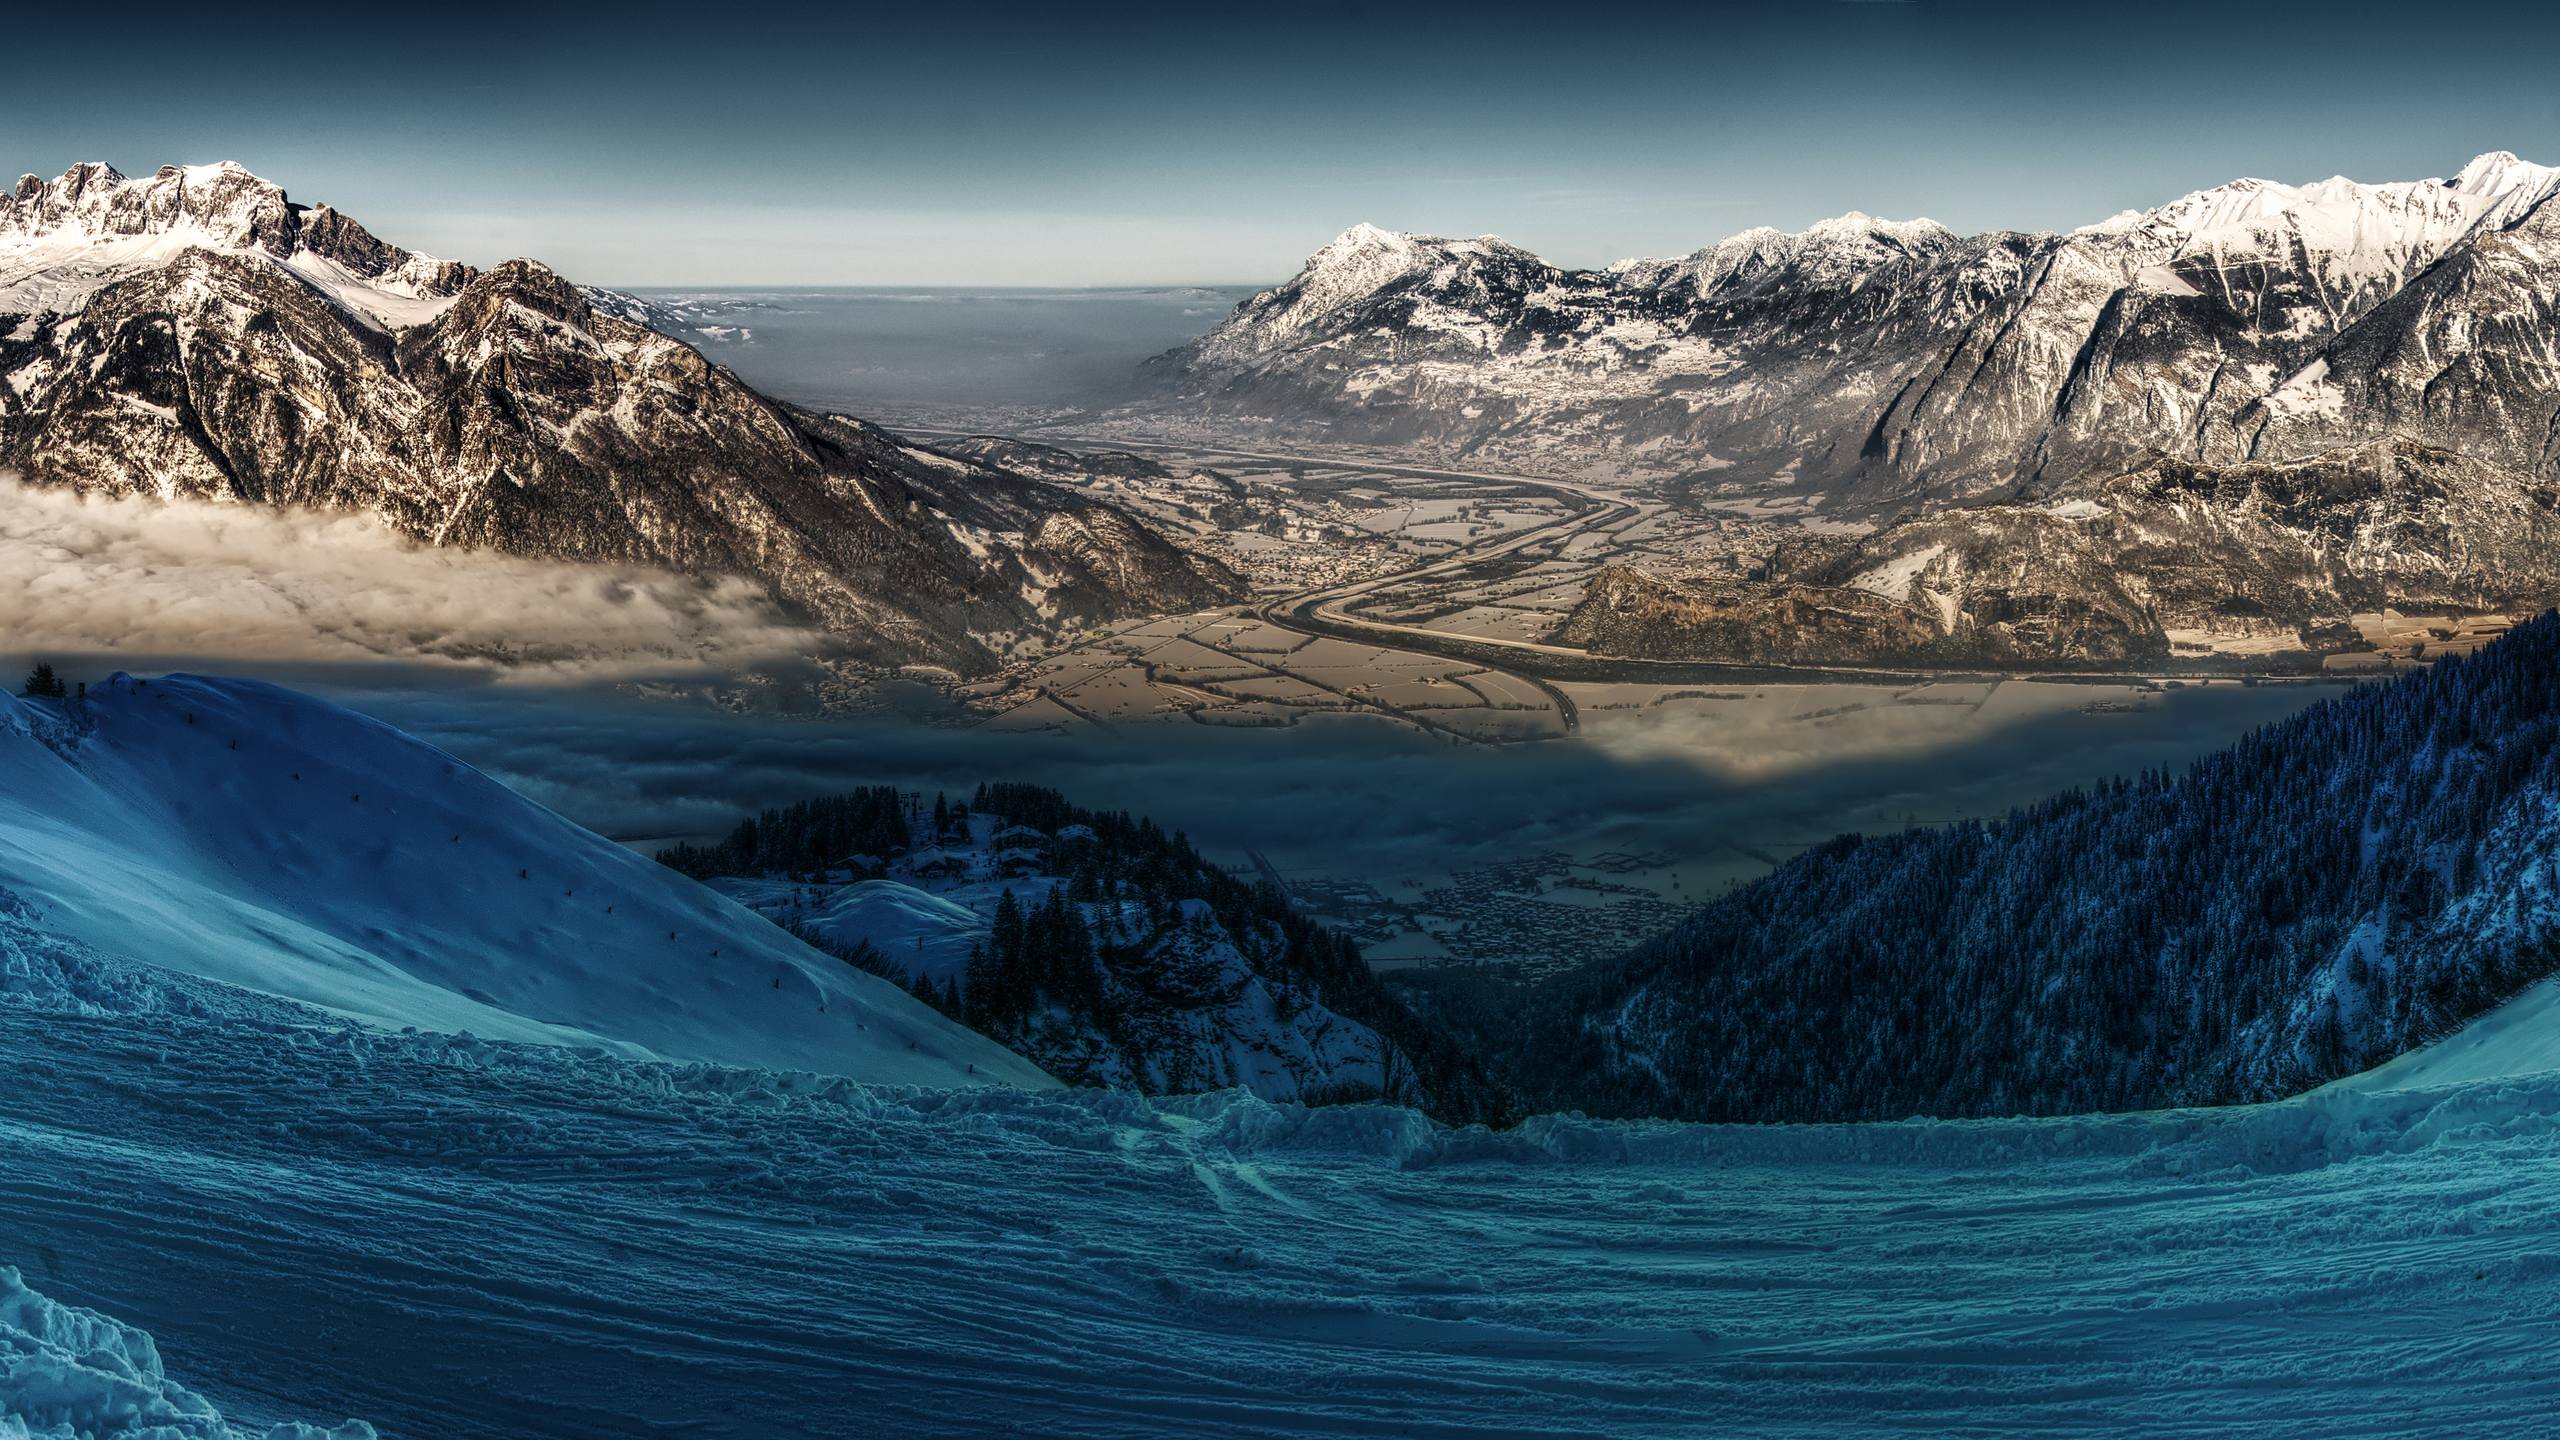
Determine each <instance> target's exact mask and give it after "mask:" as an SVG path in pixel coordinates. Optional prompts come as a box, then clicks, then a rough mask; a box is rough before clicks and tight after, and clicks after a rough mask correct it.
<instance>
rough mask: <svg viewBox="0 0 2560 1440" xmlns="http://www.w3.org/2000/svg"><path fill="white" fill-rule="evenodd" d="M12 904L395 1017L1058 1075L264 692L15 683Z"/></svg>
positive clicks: (243, 976) (194, 964) (299, 994)
mask: <svg viewBox="0 0 2560 1440" xmlns="http://www.w3.org/2000/svg"><path fill="white" fill-rule="evenodd" d="M0 903H5V904H6V905H7V906H8V907H9V909H10V913H11V914H12V915H14V916H16V917H17V918H18V920H19V921H20V922H22V923H23V924H25V925H26V926H28V927H30V928H32V929H34V930H38V931H41V932H43V933H45V934H48V935H57V936H61V937H64V938H65V939H68V940H71V941H75V942H79V943H84V944H86V945H89V946H91V947H93V948H95V949H97V950H99V951H102V952H106V953H109V954H113V955H121V956H127V957H132V958H134V959H138V960H141V961H143V962H145V963H148V964H151V965H156V966H160V967H163V968H165V969H169V970H176V971H183V972H186V973H188V974H192V975H198V976H203V977H207V978H209V979H213V980H218V981H223V982H226V983H228V984H231V985H237V986H242V987H245V988H247V989H251V990H256V991H261V992H264V993H266V994H270V995H277V996H283V997H285V998H287V999H291V1000H298V1001H303V1002H307V1003H309V1004H314V1005H319V1006H323V1007H326V1008H328V1009H330V1010H333V1011H336V1012H338V1013H340V1014H342V1015H345V1016H347V1017H349V1018H351V1019H354V1020H360V1021H364V1022H368V1023H370V1024H374V1025H379V1026H385V1027H390V1028H399V1027H402V1026H416V1027H418V1028H419V1029H422V1030H430V1031H437V1032H441V1033H445V1034H455V1033H462V1032H468V1033H470V1034H472V1035H477V1036H479V1037H481V1038H483V1039H487V1040H508V1041H524V1042H534V1043H539V1044H548V1045H568V1046H572V1047H581V1048H593V1047H604V1048H607V1049H611V1050H614V1051H617V1052H619V1053H622V1054H625V1055H632V1056H641V1057H649V1056H655V1057H659V1058H663V1059H671V1060H695V1061H715V1062H720V1063H725V1064H734V1065H756V1066H766V1067H772V1068H777V1069H792V1070H806V1071H813V1072H816V1073H819V1074H825V1075H838V1076H845V1077H849V1078H852V1079H857V1080H867V1081H878V1082H885V1083H899V1084H926V1085H951V1084H990V1083H998V1084H1012V1085H1026V1086H1033V1087H1045V1086H1049V1085H1053V1084H1054V1083H1055V1082H1054V1081H1052V1080H1050V1079H1049V1078H1048V1077H1047V1076H1045V1075H1043V1074H1042V1073H1041V1072H1040V1071H1039V1070H1038V1069H1037V1068H1036V1067H1034V1066H1032V1065H1031V1064H1029V1063H1028V1062H1026V1061H1024V1060H1022V1059H1021V1058H1020V1057H1018V1056H1016V1055H1014V1054H1012V1053H1011V1052H1009V1051H1007V1050H1005V1049H1004V1048H1003V1047H1002V1046H1000V1045H997V1044H995V1043H993V1042H991V1041H989V1040H987V1039H985V1038H984V1037H982V1036H979V1035H976V1034H973V1033H971V1032H970V1031H968V1030H966V1029H963V1028H962V1027H960V1026H958V1025H955V1024H953V1023H952V1022H950V1021H948V1020H946V1019H944V1018H943V1017H941V1016H940V1015H937V1014H935V1013H933V1012H932V1011H931V1010H930V1009H928V1008H926V1007H925V1006H924V1005H922V1004H920V1003H918V1002H917V1001H916V1000H914V999H913V998H912V997H910V996H908V995H907V994H906V993H905V992H904V991H902V990H900V989H899V988H898V987H897V986H895V985H892V984H889V983H888V982H886V981H883V980H880V979H879V978H877V977H875V976H871V975H866V974H863V973H861V972H859V971H857V970H855V969H853V968H852V967H850V966H847V965H845V964H844V963H843V962H842V961H840V960H837V959H836V958H834V957H832V956H829V955H825V954H822V953H820V952H818V951H816V950H813V949H811V948H810V947H809V946H807V945H805V944H803V943H801V942H799V941H797V940H795V939H793V938H791V937H790V936H789V935H786V934H784V933H783V932H782V931H780V930H778V929H775V928H774V927H773V926H772V925H769V924H767V923H766V922H765V921H763V920H761V919H759V918H757V917H756V916H755V915H754V914H753V913H752V912H750V911H748V910H746V909H744V908H742V907H740V906H738V905H737V904H735V903H733V902H731V901H729V900H726V899H723V898H722V897H720V896H718V895H716V894H713V893H712V892H711V891H709V890H707V889H704V888H703V887H702V886H700V885H697V884H695V883H694V882H692V881H690V880H687V879H685V878H683V877H681V876H679V875H676V874H674V873H673V872H671V871H669V870H667V869H666V868H665V867H663V866H660V865H657V864H655V863H653V862H651V861H649V860H648V859H646V858H644V857H642V856H640V855H637V854H635V853H633V852H632V851H630V850H628V849H626V848H624V847H623V846H620V845H617V844H615V843H613V842H612V841H610V840H607V839H605V838H604V837H602V836H600V835H596V834H593V833H591V832H589V831H586V830H583V829H581V828H579V827H578V826H576V825H573V824H571V823H569V822H568V821H566V820H564V819H562V818H560V817H559V816H557V815H554V814H552V813H551V812H550V811H548V810H545V809H543V808H542V807H541V806H539V805H536V804H534V803H532V802H531V801H528V800H525V799H523V798H521V797H519V796H517V795H516V794H515V793H513V792H512V791H509V790H508V789H506V788H505V787H504V786H501V785H499V784H498V783H497V782H495V781H493V780H490V779H488V778H487V777H485V776H483V775H480V774H478V773H477V772H475V771H473V770H471V769H470V768H468V767H466V766H464V765H463V764H461V763H460V762H459V761H456V760H454V759H453V758H452V757H450V756H448V755H446V754H444V753H443V752H441V751H439V750H436V749H434V748H432V747H430V746H428V745H425V744H423V743H421V742H419V741H417V740H414V739H412V738H410V737H409V736H407V735H404V734H402V733H400V732H399V731H396V730H394V729H392V728H390V727H389V726H386V725H383V724H380V723H379V722H376V721H373V720H370V719H367V718H365V717H364V716H361V715H357V714H355V713H353V712H351V711H347V710H344V709H341V708H339V707H337V706H335V705H331V704H328V703H326V702H323V701H319V700H314V699H311V698H309V697H307V696H302V695H297V694H295V693H293V692H291V691H286V690H281V689H277V688H275V687H273V686H269V685H262V684H257V683H254V682H250V681H241V680H217V679H201V678H196V677H192V676H182V675H181V676H166V677H161V678H157V679H142V678H136V677H132V676H124V675H119V676H116V677H115V678H113V679H111V680H109V681H107V682H106V683H104V684H101V685H96V686H91V687H88V688H87V689H86V691H85V693H82V694H79V695H76V696H71V697H64V698H60V699H21V698H17V697H8V696H0ZM6 984H7V980H6V978H5V976H0V988H5V986H6Z"/></svg>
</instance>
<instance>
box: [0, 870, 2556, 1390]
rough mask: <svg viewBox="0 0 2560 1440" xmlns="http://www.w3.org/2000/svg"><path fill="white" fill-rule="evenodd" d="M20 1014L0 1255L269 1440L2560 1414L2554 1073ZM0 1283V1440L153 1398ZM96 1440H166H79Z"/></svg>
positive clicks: (166, 989) (69, 994)
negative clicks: (1667, 1098)
mask: <svg viewBox="0 0 2560 1440" xmlns="http://www.w3.org/2000/svg"><path fill="white" fill-rule="evenodd" d="M0 977H5V978H0V1259H5V1260H6V1261H7V1262H10V1263H14V1264H16V1265H17V1266H19V1267H20V1268H21V1270H22V1271H23V1272H24V1277H25V1279H24V1285H25V1286H26V1287H28V1288H30V1289H32V1290H33V1291H37V1292H41V1293H42V1294H44V1295H46V1296H50V1297H51V1299H52V1300H53V1301H56V1302H61V1303H63V1304H68V1305H78V1306H87V1307H93V1308H95V1309H97V1310H99V1311H102V1312H104V1313H105V1314H107V1315H111V1316H114V1317H115V1318H116V1319H117V1320H119V1321H122V1322H125V1323H127V1324H130V1325H133V1326H138V1327H140V1328H141V1329H142V1330H145V1331H147V1332H149V1333H150V1335H152V1336H153V1337H156V1341H157V1354H158V1356H159V1357H160V1360H161V1361H162V1363H164V1364H165V1365H166V1367H167V1370H168V1372H169V1374H170V1375H171V1376H173V1377H175V1379H176V1380H177V1381H178V1382H179V1383H181V1384H183V1385H186V1386H188V1387H192V1388H193V1389H194V1390H196V1391H198V1392H200V1393H201V1394H202V1395H203V1396H204V1397H205V1398H206V1400H208V1401H209V1402H210V1403H211V1404H212V1405H215V1406H218V1407H220V1409H221V1411H222V1413H223V1414H224V1415H226V1416H228V1417H229V1419H230V1421H231V1422H232V1423H233V1424H234V1425H236V1426H237V1427H238V1428H239V1429H240V1431H241V1432H242V1433H248V1434H257V1433H261V1432H262V1429H263V1427H264V1426H266V1425H268V1424H270V1423H273V1422H275V1421H278V1420H282V1419H286V1418H295V1419H302V1420H310V1421H315V1422H321V1423H323V1424H335V1423H336V1422H338V1421H339V1420H341V1419H342V1418H344V1417H348V1416H357V1417H361V1418H363V1419H365V1420H368V1421H370V1422H372V1423H373V1424H374V1425H376V1426H378V1427H379V1428H380V1430H381V1433H382V1434H383V1435H385V1436H414V1437H430V1436H434V1437H443V1436H455V1435H560V1436H598V1437H602V1436H616V1437H620V1436H630V1435H638V1434H670V1435H697V1436H699V1435H735V1436H758V1437H775V1436H798V1435H831V1436H832V1435H842V1436H867V1435H908V1436H921V1435H963V1434H999V1433H1032V1434H1061V1435H1093V1436H1135V1435H1168V1436H1186V1437H1189V1436H1199V1435H1206V1434H1221V1435H1225V1434H1244V1435H1344V1434H1368V1435H1383V1434H1396V1435H1431V1434H1446V1435H1457V1434H1468V1435H1486V1434H1580V1435H1613V1436H1628V1435H1727V1434H1769V1435H1816V1434H1822V1435H1831V1434H1843V1433H1857V1434H1897V1435H1948V1434H1995V1433H1999V1434H2006V1433H2047V1434H2062V1433H2072V1434H2081V1433H2092V1432H2097V1431H2119V1432H2122V1431H2138V1432H2141V1433H2153V1434H2180V1435H2214V1434H2227V1435H2251V1436H2256V1435H2262V1434H2266V1433H2304V1432H2305V1430H2306V1428H2307V1430H2308V1431H2316V1432H2317V1433H2321V1434H2329V1435H2345V1434H2354V1435H2400V1434H2406V1435H2420V1434H2424V1435H2448V1434H2475V1435H2476V1434H2491V1433H2507V1434H2521V1433H2528V1432H2530V1431H2531V1430H2532V1429H2533V1428H2534V1427H2536V1426H2539V1425H2544V1424H2547V1423H2548V1416H2549V1414H2550V1413H2551V1411H2552V1407H2553V1406H2554V1404H2555V1402H2560V1367H2555V1366H2553V1365H2552V1364H2551V1358H2552V1357H2551V1346H2550V1342H2551V1337H2552V1336H2553V1335H2554V1334H2555V1333H2560V1246H2555V1243H2554V1234H2553V1231H2552V1229H2551V1225H2550V1219H2549V1217H2550V1216H2551V1214H2552V1213H2553V1212H2554V1207H2555V1206H2560V1076H2545V1077H2542V1078H2527V1079H2512V1078H2510V1079H2492V1080H2480V1081H2475V1082H2473V1083H2469V1084H2464V1085H2459V1086H2455V1087H2451V1088H2441V1089H2435V1090H2428V1091H2417V1092H2392V1093H2380V1094H2376V1093H2366V1092H2364V1091H2359V1090H2357V1089H2354V1088H2351V1087H2342V1088H2339V1089H2336V1090H2332V1091H2330V1092H2325V1093H2323V1094H2321V1095H2318V1096H2314V1097H2310V1098H2307V1099H2304V1100H2300V1101H2294V1102H2289V1103H2285V1104H2280V1105H2271V1106H2263V1107H2257V1108H2251V1109H2237V1110H2229V1111H2222V1112H2210V1113H2208V1112H2184V1113H2166V1114H2157V1115H2138V1116H2117V1117H2096V1118H2086V1119H2073V1120H2059V1121H2039V1122H2014V1123H2013V1122H1976V1123H1963V1124H1948V1123H1914V1124H1905V1125H1890V1126H1869V1127H1844V1128H1833V1129H1779V1128H1771V1129H1708V1128H1698V1127H1685V1126H1676V1125H1665V1124H1655V1125H1625V1124H1597V1123H1586V1122H1581V1121H1576V1120H1571V1119H1556V1120H1546V1121H1540V1122H1536V1123H1533V1124H1531V1125H1529V1126H1527V1127H1525V1128H1523V1129H1522V1130H1520V1131H1518V1132H1516V1133H1513V1134H1507V1135H1488V1134H1485V1133H1482V1132H1449V1131H1443V1130H1438V1129H1435V1128H1433V1127H1432V1126H1431V1125H1429V1124H1428V1123H1427V1122H1425V1121H1423V1120H1422V1119H1420V1118H1419V1117H1417V1116H1415V1115H1413V1114H1411V1113H1410V1112H1406V1111H1401V1110H1393V1109H1384V1108H1358V1109H1337V1110H1320V1111H1313V1112H1309V1111H1303V1110H1298V1109H1295V1108H1289V1107H1274V1106H1271V1105H1267V1104H1264V1103H1262V1102H1259V1101H1255V1100H1251V1099H1248V1098H1244V1097H1242V1096H1238V1095H1234V1094H1227V1095H1218V1096H1210V1097H1205V1098H1200V1099H1194V1100H1187V1101H1176V1102H1156V1103H1154V1104H1148V1103H1144V1102H1141V1101H1138V1100H1135V1099H1132V1098H1129V1097H1126V1096H1121V1095H1113V1094H1106V1093H1101V1092H1054V1091H1053V1092H1023V1091H1003V1090H993V1089H981V1090H963V1091H933V1090H897V1089H866V1088H863V1087H860V1086H857V1085H853V1084H850V1083H848V1082H843V1081H825V1080H817V1079H814V1078H810V1077H805V1076H803V1077H788V1076H781V1075H775V1074H771V1073H767V1072H758V1071H745V1070H732V1069H721V1068H713V1067H684V1066H675V1065H669V1064H664V1063H657V1062H646V1061H632V1060H625V1059H618V1058H612V1057H608V1056H603V1055H598V1054H592V1053H590V1054H580V1053H578V1052H575V1051H571V1050H566V1049H562V1048H558V1047H550V1046H538V1045H522V1046H518V1045H503V1044H496V1043H490V1042H478V1041H468V1040H453V1039H449V1038H443V1037H437V1036H432V1035H423V1034H412V1035H403V1034H396V1033H389V1032H383V1031H377V1030H367V1029H361V1028H358V1027H355V1026H352V1025H350V1024H347V1023H346V1022H343V1021H341V1020H338V1019H336V1018H335V1017H332V1016H329V1015H326V1014H324V1013H322V1012H318V1011H315V1010H312V1009H309V1008H307V1007H303V1006H300V1005H298V1004H295V1003H292V1002H286V1001H279V1000H274V999H270V998H267V997H263V996H254V995H250V994H247V993H246V992H241V991H237V990H232V989H229V988H228V987H224V986H221V985H218V984H215V983H213V982H209V981H204V980H201V979H196V978H193V977H185V976H179V975H175V974H172V973H170V972H165V971H156V970H149V969H145V968H144V967H140V966H136V965H133V964H131V963H130V962H126V961H121V960H112V959H107V958H104V957H100V956H97V955H95V954H93V953H90V952H87V951H85V950H84V949H83V948H82V947H79V946H77V945H75V944H72V943H69V942H63V941H58V940H53V939H49V938H47V937H45V936H43V935H42V934H40V933H38V932H37V931H35V930H32V929H30V928H29V926H28V925H27V923H26V921H25V919H24V918H23V917H19V918H16V919H12V920H10V921H9V922H7V923H6V924H5V925H0ZM2474 1068H2475V1069H2477V1068H2482V1067H2476V1066H2475V1067H2474ZM13 1293H14V1292H12V1291H11V1288H10V1287H9V1286H8V1285H7V1284H6V1283H4V1282H0V1415H5V1414H8V1413H10V1412H12V1411H16V1412H18V1413H20V1414H21V1415H22V1416H23V1417H24V1418H25V1419H27V1420H29V1421H31V1422H32V1426H31V1428H32V1431H33V1433H35V1434H38V1435H48V1434H53V1433H57V1432H56V1431H54V1430H50V1429H48V1428H47V1427H48V1426H49V1425H54V1424H58V1423H61V1422H63V1421H64V1420H66V1419H72V1418H77V1417H78V1416H79V1415H80V1414H81V1413H82V1412H81V1410H80V1409H79V1407H80V1406H81V1405H82V1404H83V1403H85V1402H84V1401H83V1400H82V1399H81V1398H79V1397H82V1396H84V1395H85V1396H90V1397H91V1398H92V1399H94V1398H96V1397H97V1396H98V1395H102V1394H107V1393H110V1392H112V1393H113V1394H116V1395H121V1396H124V1397H125V1398H126V1399H127V1400H130V1399H131V1397H132V1395H133V1394H134V1393H135V1384H136V1382H135V1381H133V1380H132V1379H130V1378H126V1377H119V1378H118V1379H116V1380H114V1381H113V1382H110V1381H109V1380H108V1378H107V1376H106V1372H107V1371H109V1370H112V1369H114V1368H115V1365H116V1363H117V1362H116V1361H115V1358H114V1356H112V1355H102V1356H99V1357H96V1358H95V1359H94V1363H93V1364H92V1365H91V1368H89V1369H87V1370H85V1371H84V1370H83V1369H82V1368H81V1364H80V1362H79V1359H78V1357H79V1355H80V1354H83V1353H86V1350H91V1349H95V1347H94V1346H88V1347H86V1349H84V1347H83V1346H80V1345H72V1346H64V1345H61V1344H56V1345H55V1346H53V1348H52V1349H50V1350H47V1349H46V1348H45V1347H44V1346H43V1345H41V1344H39V1343H37V1342H36V1341H35V1340H33V1339H31V1338H29V1332H28V1330H27V1329H26V1328H25V1327H26V1325H27V1324H29V1323H33V1322H32V1321H31V1320H30V1313H29V1312H30V1310H31V1309H40V1308H41V1307H31V1306H30V1305H29V1304H28V1303H27V1302H26V1301H24V1300H23V1299H13V1298H12V1294H13ZM39 1328H40V1327H39ZM98 1367H105V1368H104V1369H100V1368H98ZM84 1385H86V1386H87V1387H88V1388H86V1389H84V1388H83V1386H84ZM119 1386H121V1387H123V1388H121V1389H119V1388H117V1387H119ZM143 1388H146V1389H147V1388H148V1387H147V1386H146V1387H143ZM66 1395H67V1396H70V1397H72V1398H71V1399H68V1400H65V1399H64V1398H63V1397H64V1396H66ZM48 1404H50V1405H51V1407H52V1408H50V1409H48V1408H46V1407H47V1406H48ZM134 1408H135V1407H133V1406H131V1405H124V1406H123V1407H122V1409H120V1410H119V1411H118V1412H117V1413H126V1412H129V1411H131V1410H133V1409H134ZM92 1419H93V1421H94V1419H95V1417H92ZM188 1424H189V1425H191V1426H193V1427H194V1428H186V1427H180V1428H176V1429H173V1430H172V1431H170V1432H168V1433H169V1434H171V1435H174V1436H185V1437H193V1436H219V1435H222V1434H225V1433H226V1432H224V1431H222V1430H219V1429H215V1428H212V1427H211V1422H209V1421H205V1420H202V1419H201V1418H199V1419H197V1420H192V1421H189V1422H188ZM92 1429H94V1433H100V1434H138V1433H143V1432H141V1431H139V1430H137V1429H132V1428H123V1429H119V1428H117V1426H116V1425H115V1424H105V1425H94V1424H93V1425H92V1427H91V1428H79V1427H75V1428H74V1429H72V1430H70V1431H67V1432H59V1433H71V1434H86V1433H92ZM17 1433H19V1432H18V1431H16V1430H13V1429H11V1428H10V1422H9V1421H7V1420H5V1419H0V1434H9V1435H15V1434H17Z"/></svg>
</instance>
